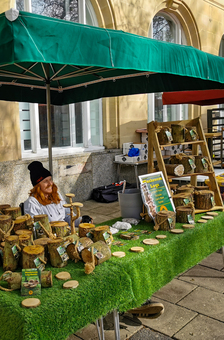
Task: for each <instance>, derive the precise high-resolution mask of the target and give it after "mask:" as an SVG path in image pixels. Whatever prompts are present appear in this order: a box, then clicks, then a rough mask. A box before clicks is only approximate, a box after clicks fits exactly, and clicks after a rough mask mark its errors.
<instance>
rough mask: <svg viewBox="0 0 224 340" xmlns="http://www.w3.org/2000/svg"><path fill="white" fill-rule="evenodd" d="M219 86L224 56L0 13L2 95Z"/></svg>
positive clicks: (79, 96) (52, 100)
mask: <svg viewBox="0 0 224 340" xmlns="http://www.w3.org/2000/svg"><path fill="white" fill-rule="evenodd" d="M222 88H224V59H223V58H221V57H218V56H214V55H212V54H208V53H205V52H202V51H200V50H198V49H195V48H193V47H190V46H182V45H177V44H172V43H166V42H161V41H157V40H153V39H149V38H145V37H142V36H137V35H134V34H130V33H126V32H123V31H116V30H109V29H103V28H97V27H92V26H87V25H82V24H77V23H74V22H69V21H64V20H59V19H53V18H49V17H44V16H40V15H36V14H32V13H26V12H18V11H17V10H15V9H10V10H9V11H7V12H5V13H2V14H0V99H2V100H8V101H18V102H33V103H45V104H47V108H48V110H47V111H48V149H49V168H50V170H51V171H52V146H51V125H50V105H51V104H53V105H65V104H69V103H76V102H82V101H86V100H92V99H96V98H102V97H113V96H120V95H130V94H137V93H152V92H166V91H184V90H203V89H222Z"/></svg>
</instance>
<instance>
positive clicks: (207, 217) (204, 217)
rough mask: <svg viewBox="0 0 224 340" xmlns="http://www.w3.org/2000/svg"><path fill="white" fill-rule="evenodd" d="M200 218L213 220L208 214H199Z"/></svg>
mask: <svg viewBox="0 0 224 340" xmlns="http://www.w3.org/2000/svg"><path fill="white" fill-rule="evenodd" d="M201 218H203V219H204V220H213V219H214V217H213V216H209V215H205V216H201Z"/></svg>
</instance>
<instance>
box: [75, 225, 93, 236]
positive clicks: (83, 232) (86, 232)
mask: <svg viewBox="0 0 224 340" xmlns="http://www.w3.org/2000/svg"><path fill="white" fill-rule="evenodd" d="M94 228H95V225H94V224H92V223H80V224H79V237H89V236H90V234H93V230H94Z"/></svg>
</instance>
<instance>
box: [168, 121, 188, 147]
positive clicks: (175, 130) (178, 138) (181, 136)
mask: <svg viewBox="0 0 224 340" xmlns="http://www.w3.org/2000/svg"><path fill="white" fill-rule="evenodd" d="M171 129H172V137H173V143H183V142H184V141H185V128H184V126H183V125H179V124H171Z"/></svg>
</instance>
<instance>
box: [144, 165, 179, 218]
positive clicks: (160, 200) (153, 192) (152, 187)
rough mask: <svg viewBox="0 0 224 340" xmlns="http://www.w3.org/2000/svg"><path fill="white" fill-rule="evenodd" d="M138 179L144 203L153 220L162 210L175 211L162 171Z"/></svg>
mask: <svg viewBox="0 0 224 340" xmlns="http://www.w3.org/2000/svg"><path fill="white" fill-rule="evenodd" d="M138 177H139V181H140V190H141V195H142V201H143V203H144V205H145V207H146V209H147V212H148V214H149V216H151V217H152V218H153V220H154V219H155V217H156V213H158V212H159V211H161V210H168V211H175V206H174V204H173V200H172V198H171V194H170V192H169V190H168V187H167V185H166V181H165V179H164V177H163V173H162V171H159V172H153V173H151V174H147V175H142V176H138Z"/></svg>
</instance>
